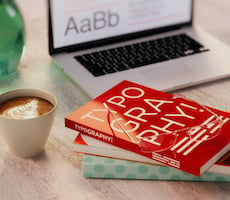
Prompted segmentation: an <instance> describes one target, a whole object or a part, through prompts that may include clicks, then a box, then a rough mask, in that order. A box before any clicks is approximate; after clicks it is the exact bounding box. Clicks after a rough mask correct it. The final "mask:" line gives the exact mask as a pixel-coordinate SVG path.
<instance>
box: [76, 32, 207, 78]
mask: <svg viewBox="0 0 230 200" xmlns="http://www.w3.org/2000/svg"><path fill="white" fill-rule="evenodd" d="M205 51H208V49H206V48H204V46H202V45H201V44H200V43H198V42H197V41H195V40H193V39H192V38H191V37H189V36H188V35H186V34H179V35H174V36H170V37H164V38H160V39H155V40H150V41H145V42H141V43H136V44H132V45H127V46H122V47H118V48H112V49H107V50H103V51H97V52H93V53H90V54H84V55H80V56H76V57H75V59H76V60H77V61H78V62H80V63H81V64H82V65H83V66H84V67H85V68H86V69H87V70H88V71H89V72H91V73H92V74H93V75H94V76H101V75H105V74H110V73H115V72H118V71H123V70H128V69H131V68H136V67H142V66H145V65H149V64H153V63H158V62H163V61H166V60H171V59H176V58H179V57H185V56H189V55H193V54H196V53H201V52H205Z"/></svg>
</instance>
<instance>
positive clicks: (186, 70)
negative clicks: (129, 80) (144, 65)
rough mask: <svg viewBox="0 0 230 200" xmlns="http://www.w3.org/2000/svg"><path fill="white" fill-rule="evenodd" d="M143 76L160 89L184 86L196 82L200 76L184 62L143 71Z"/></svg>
mask: <svg viewBox="0 0 230 200" xmlns="http://www.w3.org/2000/svg"><path fill="white" fill-rule="evenodd" d="M141 74H142V75H143V76H144V77H145V78H147V79H148V80H150V81H151V82H153V84H154V86H155V87H157V88H159V89H163V88H171V87H173V86H178V85H184V84H186V83H190V82H193V81H195V79H196V78H197V76H198V73H197V72H195V71H194V70H192V69H191V68H190V67H189V66H187V65H186V64H185V63H182V62H170V63H167V64H165V63H162V64H159V65H158V66H156V67H153V68H151V69H147V70H143V71H141Z"/></svg>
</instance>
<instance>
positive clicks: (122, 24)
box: [49, 0, 230, 97]
mask: <svg viewBox="0 0 230 200" xmlns="http://www.w3.org/2000/svg"><path fill="white" fill-rule="evenodd" d="M193 6H194V2H193V0H173V1H172V0H97V1H95V0H75V1H73V0H49V51H50V54H51V55H52V56H53V57H54V59H55V60H56V61H57V62H58V63H59V64H60V66H61V67H62V68H63V69H64V71H65V72H66V73H67V74H68V75H69V76H70V77H71V78H72V79H73V80H74V81H76V83H77V84H79V86H80V87H82V88H83V89H84V90H85V91H86V92H87V93H88V94H89V95H90V96H91V97H96V96H98V95H99V94H101V93H102V92H104V91H106V90H107V89H109V88H111V87H112V86H114V85H115V84H117V83H119V82H120V81H122V80H129V81H133V82H136V83H139V84H143V85H145V86H149V87H152V88H155V89H158V90H162V91H169V90H174V89H178V88H182V87H186V86H191V85H194V84H199V83H203V82H206V81H211V80H215V79H219V78H224V77H227V76H229V75H230V56H229V55H230V50H229V48H228V47H227V46H225V45H224V44H222V43H221V42H219V41H218V40H216V39H214V38H213V37H211V36H210V35H208V34H207V33H205V32H202V31H201V30H198V29H196V28H195V27H193V25H192V19H193Z"/></svg>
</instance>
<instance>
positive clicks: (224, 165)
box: [72, 134, 230, 175]
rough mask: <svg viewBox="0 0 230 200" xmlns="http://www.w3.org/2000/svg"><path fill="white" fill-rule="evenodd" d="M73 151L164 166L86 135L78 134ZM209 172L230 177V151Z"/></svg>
mask: <svg viewBox="0 0 230 200" xmlns="http://www.w3.org/2000/svg"><path fill="white" fill-rule="evenodd" d="M72 149H73V151H74V152H77V153H83V154H88V155H96V156H101V157H108V158H115V159H120V160H127V161H135V162H141V163H146V164H154V165H161V166H162V165H163V164H162V163H159V162H157V161H155V160H152V159H150V158H147V157H144V156H141V155H139V154H136V153H133V152H131V151H127V150H124V149H121V148H119V147H115V146H113V145H110V144H107V143H105V142H102V141H99V140H96V139H94V138H92V137H89V136H87V135H84V134H78V135H77V137H76V138H75V140H74V142H73V146H72ZM207 172H210V173H216V174H223V175H230V151H228V152H227V153H226V154H225V155H224V156H223V157H221V158H220V159H219V160H218V161H217V162H216V163H215V164H213V165H212V166H211V167H210V168H209V169H208V170H207Z"/></svg>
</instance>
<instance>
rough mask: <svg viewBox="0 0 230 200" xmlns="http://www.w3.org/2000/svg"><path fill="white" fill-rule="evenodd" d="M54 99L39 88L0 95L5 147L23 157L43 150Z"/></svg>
mask: <svg viewBox="0 0 230 200" xmlns="http://www.w3.org/2000/svg"><path fill="white" fill-rule="evenodd" d="M56 108H57V99H56V98H55V96H54V95H52V94H51V93H49V92H47V91H45V90H40V89H16V90H11V91H8V92H5V93H3V94H0V134H1V135H2V136H3V138H4V140H5V142H6V144H7V145H8V147H9V149H10V150H11V151H13V152H14V153H15V154H16V155H18V156H20V157H24V158H28V157H33V156H36V155H38V154H39V153H41V152H42V151H43V150H44V146H45V143H46V140H47V138H48V136H49V133H50V130H51V127H52V124H53V121H54V117H55V112H56Z"/></svg>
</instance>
